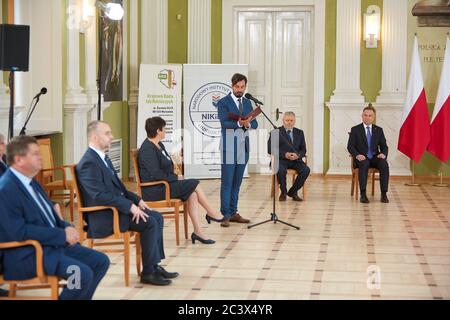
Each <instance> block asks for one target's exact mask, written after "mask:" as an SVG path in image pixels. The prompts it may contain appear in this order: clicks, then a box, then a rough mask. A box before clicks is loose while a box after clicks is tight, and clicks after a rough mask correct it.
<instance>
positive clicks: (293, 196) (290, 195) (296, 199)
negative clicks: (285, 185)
mask: <svg viewBox="0 0 450 320" xmlns="http://www.w3.org/2000/svg"><path fill="white" fill-rule="evenodd" d="M287 195H288V196H289V197H290V198H292V200H294V201H299V202H300V201H303V199H302V198H300V197H299V196H298V194H296V193H289V192H288V194H287Z"/></svg>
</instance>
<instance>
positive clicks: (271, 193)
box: [270, 177, 275, 198]
mask: <svg viewBox="0 0 450 320" xmlns="http://www.w3.org/2000/svg"><path fill="white" fill-rule="evenodd" d="M270 180H272V187H271V189H270V190H271V192H270V197H271V198H273V197H275V185H274V184H273V177H272V179H270Z"/></svg>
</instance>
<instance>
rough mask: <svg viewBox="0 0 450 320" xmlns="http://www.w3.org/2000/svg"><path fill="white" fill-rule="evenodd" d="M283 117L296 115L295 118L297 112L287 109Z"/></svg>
mask: <svg viewBox="0 0 450 320" xmlns="http://www.w3.org/2000/svg"><path fill="white" fill-rule="evenodd" d="M283 117H294V118H295V113H294V112H292V111H286V112H285V113H284V116H283Z"/></svg>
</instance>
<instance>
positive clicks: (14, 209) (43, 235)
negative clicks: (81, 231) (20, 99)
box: [0, 136, 109, 300]
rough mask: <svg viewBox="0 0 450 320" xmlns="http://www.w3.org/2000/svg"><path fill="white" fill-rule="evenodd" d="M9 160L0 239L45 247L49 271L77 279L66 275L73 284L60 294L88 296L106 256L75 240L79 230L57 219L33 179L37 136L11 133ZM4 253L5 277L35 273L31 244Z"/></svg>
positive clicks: (0, 197)
mask: <svg viewBox="0 0 450 320" xmlns="http://www.w3.org/2000/svg"><path fill="white" fill-rule="evenodd" d="M7 161H8V164H9V165H10V168H9V169H8V170H7V171H6V173H5V174H4V175H3V177H2V178H1V179H0V203H1V206H0V242H14V241H19V242H20V241H26V240H35V241H38V242H39V243H40V244H41V245H42V247H43V251H44V271H45V273H46V274H47V275H56V276H58V277H60V278H63V279H69V278H70V279H73V280H79V281H69V284H74V286H69V285H68V286H67V287H66V288H64V290H63V291H62V293H61V295H60V297H59V298H60V299H61V300H90V299H92V296H93V295H94V292H95V290H96V289H97V286H98V284H99V283H100V281H101V280H102V278H103V277H104V275H105V274H106V271H107V270H108V268H109V259H108V257H107V256H106V255H104V254H103V253H100V252H97V251H95V250H92V249H89V248H85V247H82V246H81V245H80V244H78V239H79V238H78V232H77V230H76V229H75V228H74V227H73V226H71V225H70V224H68V223H67V222H65V221H63V220H61V219H60V216H59V214H58V213H57V212H56V210H55V207H53V203H52V202H51V201H50V200H49V199H48V197H47V195H46V193H45V192H44V190H43V189H42V188H41V186H40V185H39V183H38V182H37V181H36V180H34V179H33V177H35V176H36V174H38V172H39V171H40V170H41V168H42V159H41V154H40V149H39V146H38V144H37V141H36V139H35V138H32V137H28V136H19V137H16V138H14V139H13V140H12V141H11V142H10V143H9V144H8V147H7ZM3 255H4V256H3V271H2V273H3V276H4V278H5V279H6V280H26V279H31V278H34V277H36V257H35V252H34V249H33V248H31V247H23V248H17V249H11V250H6V251H5V252H4V253H3ZM74 267H75V269H74ZM74 270H75V273H74ZM76 270H78V277H79V279H76V277H77V271H76ZM74 277H75V278H74ZM77 283H78V284H77Z"/></svg>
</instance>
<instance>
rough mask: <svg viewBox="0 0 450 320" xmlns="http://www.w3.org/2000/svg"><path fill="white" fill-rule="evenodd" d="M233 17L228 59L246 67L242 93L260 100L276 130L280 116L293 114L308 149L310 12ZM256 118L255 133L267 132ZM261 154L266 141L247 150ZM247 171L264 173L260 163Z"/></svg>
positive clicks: (250, 13)
mask: <svg viewBox="0 0 450 320" xmlns="http://www.w3.org/2000/svg"><path fill="white" fill-rule="evenodd" d="M236 15H237V16H236V17H237V19H236V23H237V25H235V32H236V34H237V37H236V38H235V44H234V48H235V50H234V54H233V55H234V60H235V62H236V63H242V64H248V65H249V87H248V92H250V93H251V94H252V95H254V96H255V97H257V98H258V100H260V101H262V102H264V110H265V112H266V114H267V115H268V116H269V117H271V119H272V121H273V122H274V123H275V124H276V125H277V126H281V125H282V114H281V113H282V112H283V113H284V112H286V111H293V112H295V114H296V116H297V124H296V127H298V128H301V129H303V130H304V131H305V134H306V138H307V144H308V147H309V148H308V149H309V150H311V147H312V146H311V145H310V144H309V143H308V141H312V139H311V138H312V137H311V133H312V125H311V123H312V117H311V115H312V112H311V111H312V110H310V109H311V108H312V101H311V99H312V93H311V90H312V88H313V85H312V81H313V80H312V79H313V76H312V73H313V66H312V61H313V60H312V57H311V55H312V48H313V43H312V40H313V36H312V33H311V12H310V11H295V12H285V11H283V12H270V11H260V10H258V11H238V12H237V13H236ZM277 109H278V112H277ZM277 113H278V114H279V119H278V121H276V117H277ZM310 117H311V118H310ZM258 120H259V124H260V128H261V129H266V130H270V129H272V128H271V125H270V124H269V123H268V121H266V120H265V119H263V118H259V119H258ZM261 138H262V137H261V136H260V139H259V140H262V139H261ZM266 151H267V142H265V143H264V141H260V143H259V144H258V148H255V147H254V146H252V155H251V157H252V158H254V157H257V156H258V155H257V153H259V154H261V152H265V154H266V153H267V152H266ZM250 169H251V170H252V171H256V172H265V171H266V168H265V166H264V165H261V164H260V165H256V166H251V167H250Z"/></svg>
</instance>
